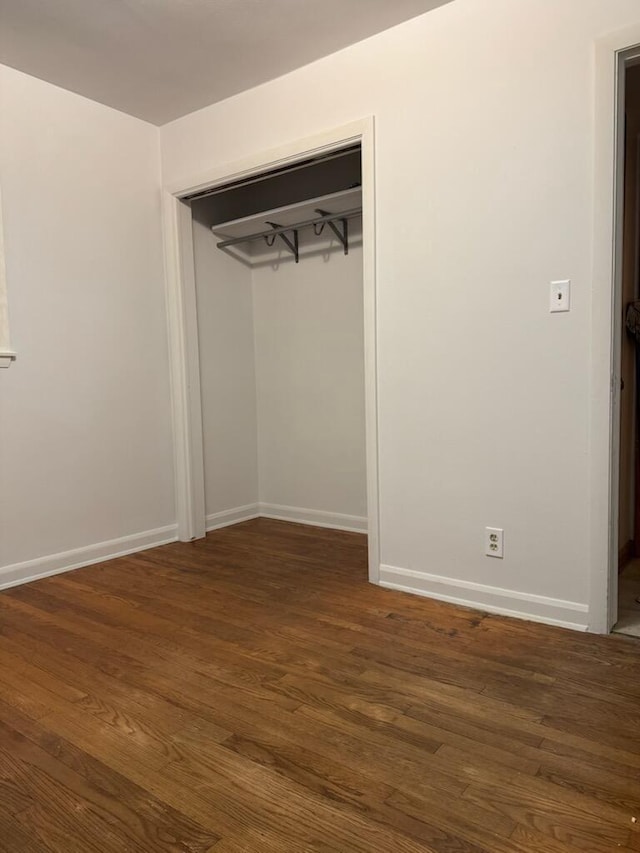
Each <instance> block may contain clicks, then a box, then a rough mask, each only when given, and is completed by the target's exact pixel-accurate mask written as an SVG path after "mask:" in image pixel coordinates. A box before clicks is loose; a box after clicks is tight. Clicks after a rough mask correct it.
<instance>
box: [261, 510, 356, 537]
mask: <svg viewBox="0 0 640 853" xmlns="http://www.w3.org/2000/svg"><path fill="white" fill-rule="evenodd" d="M258 509H259V515H260V517H261V518H273V519H275V520H276V521H292V522H294V523H296V524H311V525H313V526H314V527H331V528H333V529H334V530H349V531H351V532H353V533H366V532H367V528H368V519H367V518H366V517H362V516H359V515H345V514H344V513H340V512H323V511H321V510H317V509H305V508H303V507H298V506H281V505H280V504H268V503H259V504H258Z"/></svg>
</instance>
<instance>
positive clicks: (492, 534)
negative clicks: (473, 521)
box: [484, 527, 504, 559]
mask: <svg viewBox="0 0 640 853" xmlns="http://www.w3.org/2000/svg"><path fill="white" fill-rule="evenodd" d="M484 553H485V554H486V555H487V557H498V558H499V559H502V558H503V557H504V530H503V529H502V528H501V527H485V529H484Z"/></svg>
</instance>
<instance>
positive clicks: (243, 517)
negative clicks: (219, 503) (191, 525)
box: [207, 503, 260, 533]
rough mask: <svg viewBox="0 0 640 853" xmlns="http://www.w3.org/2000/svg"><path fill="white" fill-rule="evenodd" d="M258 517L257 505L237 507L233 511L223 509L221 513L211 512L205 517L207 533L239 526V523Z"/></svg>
mask: <svg viewBox="0 0 640 853" xmlns="http://www.w3.org/2000/svg"><path fill="white" fill-rule="evenodd" d="M259 515H260V513H259V511H258V504H257V503H255V504H246V506H238V507H235V509H225V510H223V511H222V512H213V513H211V515H208V516H207V533H208V532H209V531H210V530H219V529H220V528H221V527H229V526H230V525H232V524H239V523H240V522H241V521H251V519H252V518H258V516H259Z"/></svg>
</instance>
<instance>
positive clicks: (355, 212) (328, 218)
mask: <svg viewBox="0 0 640 853" xmlns="http://www.w3.org/2000/svg"><path fill="white" fill-rule="evenodd" d="M361 215H362V208H361V207H353V208H351V210H343V211H342V213H327V214H326V215H325V216H316V217H315V218H314V219H305V220H304V222H296V223H294V224H293V225H280V226H278V227H277V228H273V227H271V228H269V229H268V230H267V231H257V232H256V233H255V234H247V236H246V237H232V238H230V239H229V240H222V241H221V242H220V243H216V246H217V247H218V249H226V248H227V246H235V245H236V244H237V243H250V242H251V241H252V240H261V239H263V238H265V237H274V236H277V235H278V234H283V233H285V232H286V231H298V230H299V229H300V228H306V227H308V226H311V225H320V223H323V222H338V221H339V220H341V219H355V217H356V216H361ZM221 227H224V226H220V225H214V226H213V227H212V228H211V230H212V231H213V230H214V228H215V229H216V230H217V229H218V228H221Z"/></svg>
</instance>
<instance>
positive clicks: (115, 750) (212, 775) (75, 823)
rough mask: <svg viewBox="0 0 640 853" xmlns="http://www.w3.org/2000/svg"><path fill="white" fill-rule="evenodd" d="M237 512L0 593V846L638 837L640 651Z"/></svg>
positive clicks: (489, 844)
mask: <svg viewBox="0 0 640 853" xmlns="http://www.w3.org/2000/svg"><path fill="white" fill-rule="evenodd" d="M366 559H367V551H366V537H364V536H362V535H360V534H353V533H347V532H343V531H331V530H325V529H320V528H311V527H306V526H304V525H293V524H287V523H284V522H276V521H267V520H265V519H257V520H254V521H251V522H246V523H243V524H238V525H235V526H233V527H229V528H225V529H223V530H220V531H216V532H215V533H213V534H210V535H209V536H207V538H206V539H205V540H201V541H197V542H193V543H173V544H171V545H168V546H163V547H162V548H157V549H153V550H150V551H146V552H143V553H141V554H137V555H131V556H128V557H124V558H118V559H116V560H113V561H110V562H107V563H103V564H99V565H96V566H92V567H88V568H86V569H82V570H78V571H76V572H73V573H69V574H66V575H60V576H55V577H51V578H47V579H44V580H42V581H38V582H36V583H33V584H29V585H27V586H23V587H18V588H14V589H12V590H8V591H5V592H3V593H0V624H1V626H2V629H1V631H0V851H5V850H6V851H11V853H15V851H16V850H20V851H25V853H31V851H34V852H35V851H37V853H48V851H59V853H75V851H80V850H82V851H83V853H93V851H100V853H111V851H116V850H117V851H121V850H126V849H131V850H136V851H138V850H139V851H141V853H146V852H147V851H154V853H155V851H157V853H169V851H170V852H171V853H178V851H181V853H186V851H191V853H240V851H247V853H258V851H259V853H288V851H291V853H294V851H295V853H307V851H308V853H316V852H317V853H345V851H347V850H348V851H350V853H351V851H353V853H378V851H380V850H394V851H397V853H418V852H419V851H421V853H428V851H433V853H454V851H455V852H456V853H530V851H531V853H533V851H535V853H579V852H580V853H586V851H595V853H602V851H607V850H620V851H622V853H628V851H631V850H639V851H640V824H637V823H633V821H632V818H633V817H637V818H639V819H640V734H638V732H639V731H640V726H639V725H638V723H640V712H638V707H639V705H638V701H639V700H640V682H639V681H638V679H637V677H636V675H637V671H638V665H639V664H640V645H639V644H638V643H636V642H634V641H627V640H626V639H622V638H608V637H594V636H589V635H581V634H576V633H572V632H569V631H565V630H562V629H556V628H549V627H546V626H542V625H536V624H531V623H526V622H521V621H516V620H510V619H506V618H502V617H494V616H487V615H486V614H483V613H478V612H474V611H472V610H468V609H465V608H461V607H454V606H451V605H447V604H443V603H441V602H435V601H430V600H428V599H422V598H417V597H414V596H409V595H407V594H404V593H398V592H393V591H390V590H385V589H382V588H380V587H375V586H372V585H369V584H368V583H367V581H366Z"/></svg>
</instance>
